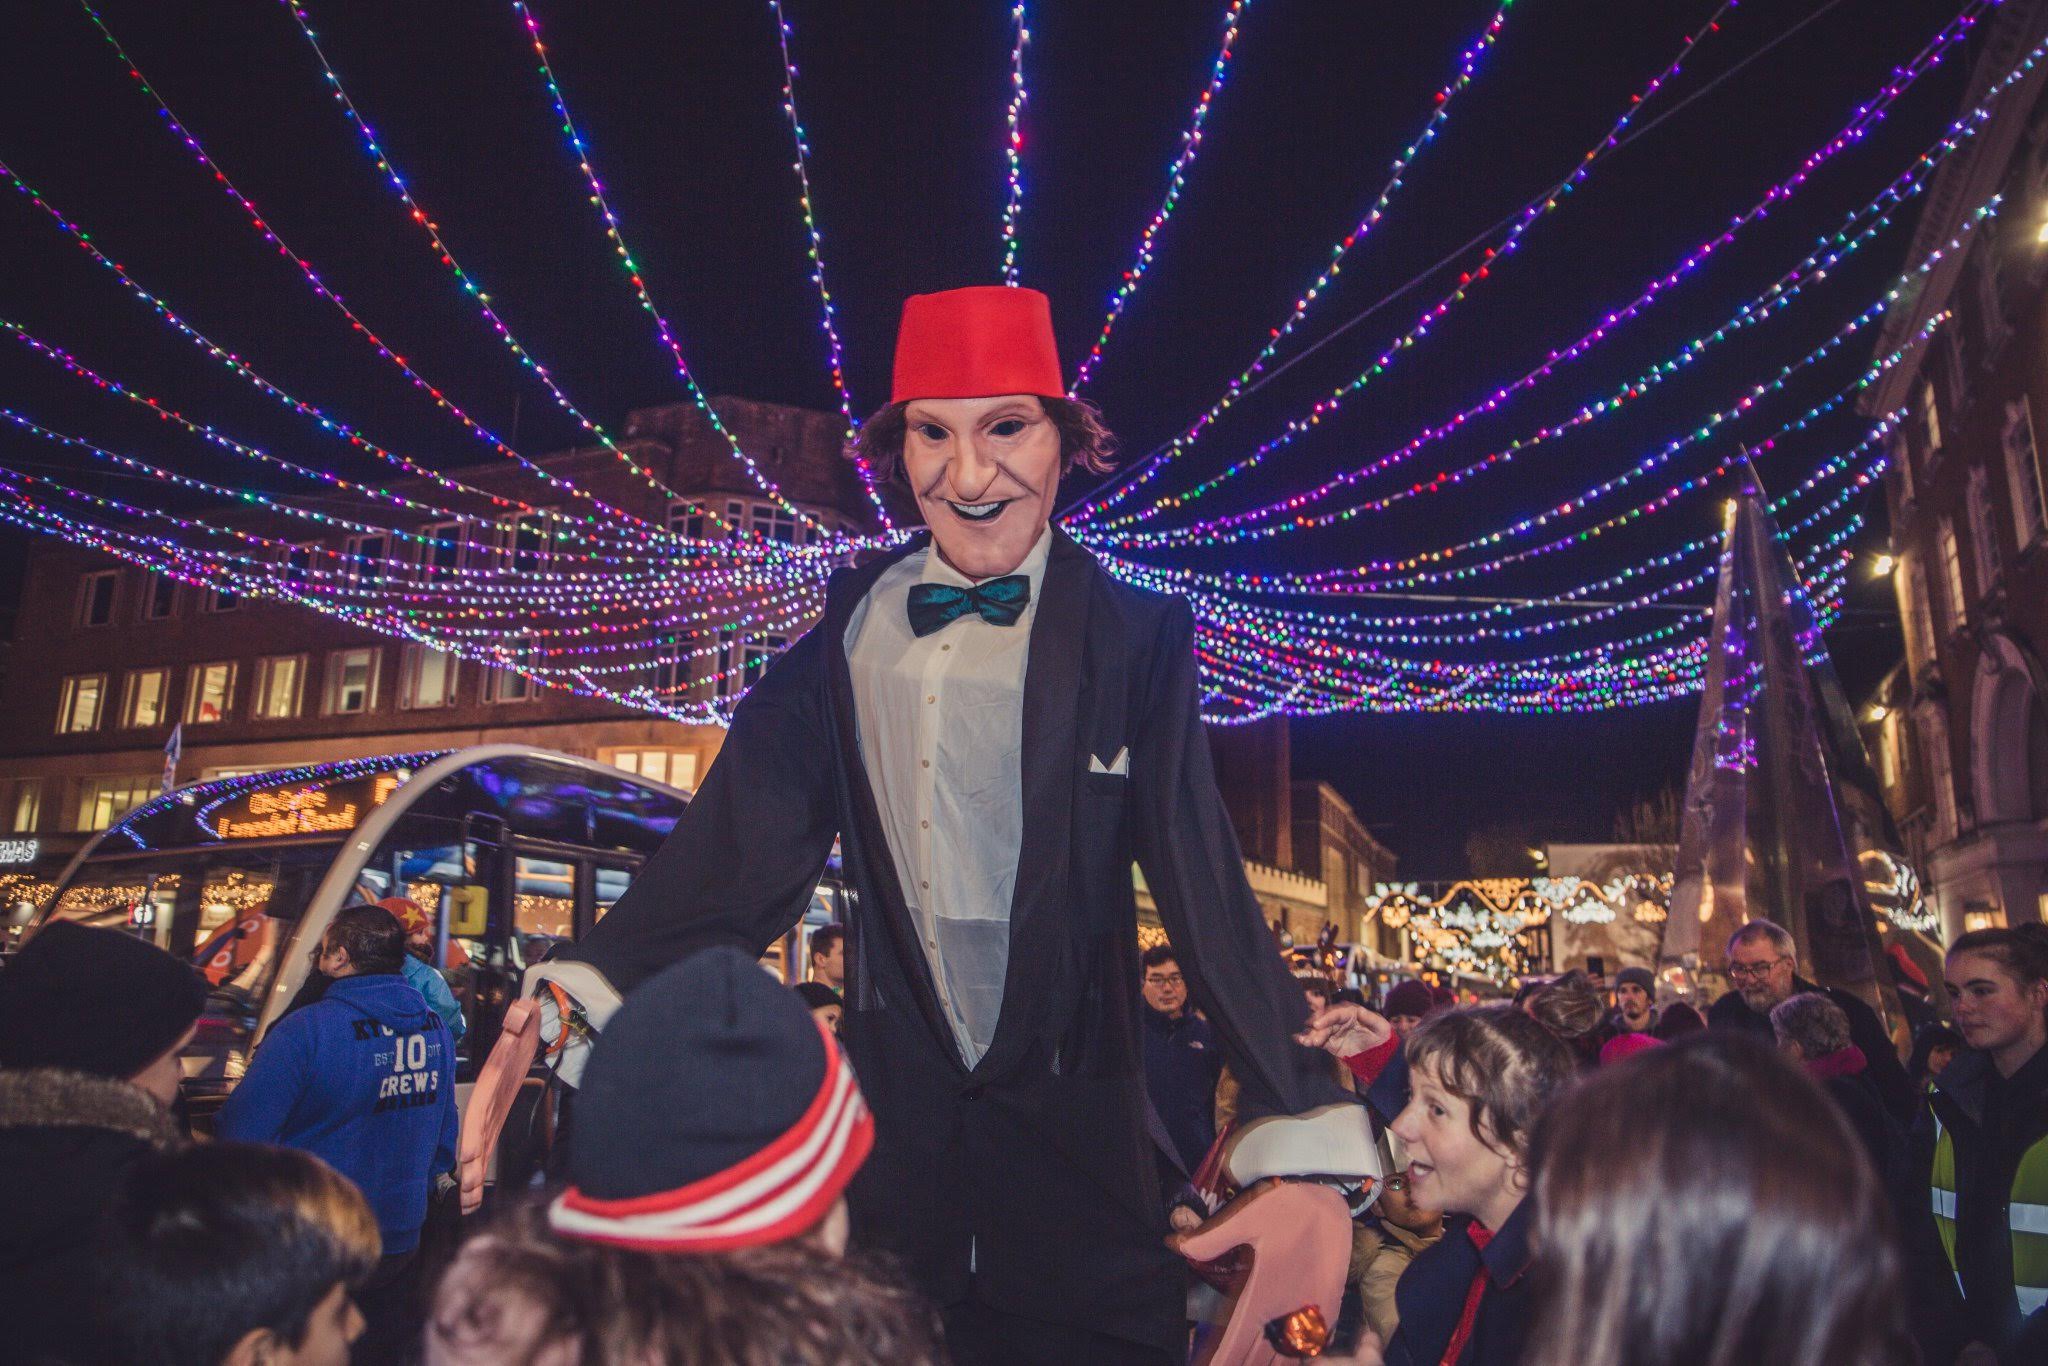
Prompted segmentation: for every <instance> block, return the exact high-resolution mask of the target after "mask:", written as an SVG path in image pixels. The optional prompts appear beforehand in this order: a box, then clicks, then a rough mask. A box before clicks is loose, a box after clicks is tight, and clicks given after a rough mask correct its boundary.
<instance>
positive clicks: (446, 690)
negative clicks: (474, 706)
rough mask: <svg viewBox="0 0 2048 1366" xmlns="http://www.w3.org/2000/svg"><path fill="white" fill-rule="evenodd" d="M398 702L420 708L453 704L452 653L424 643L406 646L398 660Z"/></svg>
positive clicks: (453, 659) (454, 673)
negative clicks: (400, 674) (401, 657)
mask: <svg viewBox="0 0 2048 1366" xmlns="http://www.w3.org/2000/svg"><path fill="white" fill-rule="evenodd" d="M400 667H401V668H402V669H403V670H404V674H403V678H402V680H401V683H400V690H399V705H400V706H404V707H409V708H412V709H414V710H416V711H424V710H428V709H430V708H434V707H452V706H454V705H455V680H456V659H455V656H454V655H451V654H448V653H446V652H444V651H441V650H435V649H431V648H429V647H427V646H425V645H408V646H406V647H405V654H404V656H403V659H402V661H401V666H400Z"/></svg>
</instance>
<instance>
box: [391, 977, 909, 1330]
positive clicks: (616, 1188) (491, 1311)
mask: <svg viewBox="0 0 2048 1366" xmlns="http://www.w3.org/2000/svg"><path fill="white" fill-rule="evenodd" d="M873 1142H874V1119H873V1117H872V1116H871V1115H869V1113H868V1109H867V1103H866V1101H865V1100H864V1099H863V1098H862V1096H861V1092H860V1087H859V1085H858V1083H857V1082H856V1081H855V1079H854V1076H853V1070H852V1068H851V1066H849V1064H848V1063H847V1061H846V1058H845V1056H844V1055H843V1054H842V1053H841V1052H840V1051H839V1046H838V1043H837V1042H836V1041H835V1039H834V1038H833V1035H832V1032H831V1030H830V1029H829V1028H828V1027H826V1026H825V1025H823V1024H822V1023H821V1022H819V1021H817V1020H815V1019H814V1018H813V1017H812V1015H811V1012H810V1011H809V1010H808V1009H806V1007H805V1004H804V1002H803V1000H802V999H801V998H800V997H798V996H797V995H795V994H794V993H792V992H790V991H789V990H788V989H787V988H784V987H782V986H780V985H778V984H777V983H775V982H774V981H773V980H772V979H771V978H769V977H768V976H767V975H766V974H765V973H763V972H762V971H761V969H760V967H759V966H758V965H757V964H756V963H754V961H753V960H752V959H750V958H748V957H747V956H746V955H745V954H743V953H741V952H739V951H738V950H737V949H731V948H711V949H706V950H703V951H701V952H699V953H696V954H694V955H692V956H690V957H688V958H686V959H684V960H683V961H682V962H680V963H677V964H676V965H675V966H673V967H671V968H669V969H668V970H667V971H665V972H663V973H661V974H660V975H658V976H656V977H655V978H653V979H652V980H650V981H649V982H647V983H646V985H644V986H642V987H641V988H640V989H639V990H637V991H635V992H634V993H633V994H632V995H630V996H629V997H628V998H627V999H626V1001H625V1003H624V1004H623V1005H621V1006H620V1007H619V1010H618V1012H617V1013H616V1014H615V1015H614V1016H613V1017H612V1019H611V1022H610V1024H609V1025H608V1026H607V1027H606V1029H605V1032H604V1035H603V1038H602V1040H601V1041H600V1043H599V1044H598V1046H597V1048H596V1049H595V1051H594V1052H593V1053H592V1055H591V1058H590V1062H589V1065H588V1067H587V1068H586V1070H585V1072H584V1075H583V1087H582V1090H581V1093H580V1095H579V1096H578V1100H577V1106H576V1123H575V1127H574V1129H573V1130H572V1132H571V1134H570V1138H569V1161H568V1175H569V1183H570V1184H569V1187H568V1189H567V1190H566V1191H563V1192H562V1193H561V1194H559V1195H558V1196H556V1197H555V1198H554V1199H553V1200H552V1201H551V1202H550V1203H548V1204H547V1205H546V1206H545V1207H544V1208H543V1207H541V1206H537V1205H532V1204H528V1205H525V1206H522V1207H520V1208H518V1209H516V1210H515V1211H514V1212H512V1213H511V1214H510V1215H509V1216H508V1217H506V1218H504V1219H502V1220H500V1221H499V1222H498V1224H497V1225H496V1226H495V1227H493V1228H492V1229H491V1230H490V1231H488V1232H486V1233H484V1234H483V1235H481V1236H479V1237H477V1238H475V1239H473V1240H471V1241H470V1243H469V1244H468V1245H467V1246H465V1247H464V1248H463V1250H462V1253H461V1254H460V1256H458V1258H457V1259H456V1261H455V1263H454V1265H453V1266H452V1267H451V1268H450V1269H449V1272H448V1274H447V1276H446V1277H445V1278H444V1279H443V1281H442V1283H441V1285H440V1288H439V1291H438V1293H437V1294H436V1296H435V1300H434V1307H433V1312H432V1314H431V1316H430V1321H429V1324H428V1328H427V1341H426V1348H427V1360H428V1362H429V1363H430V1366H463V1364H465V1363H470V1362H477V1363H481V1362H487V1361H488V1362H498V1361H506V1360H519V1361H531V1362H535V1363H557V1362H559V1363H563V1364H564V1366H567V1363H574V1362H604V1363H621V1366H623V1364H624V1363H642V1362H649V1363H651V1362H657V1361H658V1362H673V1363H683V1364H684V1366H692V1364H693V1363H702V1364H703V1366H712V1363H721V1364H722V1363H728V1362H729V1363H740V1364H742V1366H745V1364H747V1363H754V1362H760V1363H764V1366H765V1364H766V1363H770V1362H774V1363H800V1364H805V1366H807V1364H808V1363H813V1362H815V1363H819V1366H823V1364H824V1363H875V1364H876V1366H880V1364H881V1363H885V1362H886V1363H892V1366H893V1363H909V1364H911V1366H915V1363H920V1362H930V1361H939V1360H943V1356H942V1354H941V1352H940V1349H939V1347H938V1345H937V1343H938V1330H937V1325H936V1321H935V1318H934V1315H933V1314H932V1312H931V1310H930V1308H929V1307H928V1306H926V1305H925V1304H923V1302H922V1301H920V1300H919V1299H918V1298H917V1297H916V1296H915V1295H914V1294H913V1293H912V1292H911V1291H909V1290H908V1289H907V1288H905V1287H903V1286H902V1285H900V1284H899V1283H898V1282H897V1281H895V1279H894V1278H893V1277H890V1276H887V1275H884V1274H882V1273H881V1272H879V1271H878V1270H876V1269H875V1268H873V1267H871V1266H870V1265H868V1264H867V1263H865V1262H864V1261H863V1260H861V1259H859V1258H852V1259H849V1258H846V1257H845V1256H844V1253H845V1250H846V1238H847V1217H846V1200H845V1196H844V1191H845V1188H846V1185H847V1183H848V1182H849V1181H850V1180H852V1178H853V1175H854V1173H855V1172H856V1171H858V1170H859V1168H860V1165H861V1163H862V1162H863V1161H864V1160H865V1159H866V1157H867V1154H868V1150H869V1148H870V1147H871V1146H872V1144H873Z"/></svg>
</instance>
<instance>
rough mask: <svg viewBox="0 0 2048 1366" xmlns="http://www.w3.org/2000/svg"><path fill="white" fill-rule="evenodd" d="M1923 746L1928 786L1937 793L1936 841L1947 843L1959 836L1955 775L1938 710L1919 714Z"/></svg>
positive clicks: (1941, 718) (1945, 727) (1935, 799)
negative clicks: (1925, 753) (1925, 754)
mask: <svg viewBox="0 0 2048 1366" xmlns="http://www.w3.org/2000/svg"><path fill="white" fill-rule="evenodd" d="M1916 715H1917V716H1918V717H1919V719H1920V743H1921V745H1922V747H1923V748H1924V749H1925V750H1926V752H1927V786H1928V787H1929V788H1930V789H1932V791H1933V793H1934V838H1935V843H1937V844H1946V843H1948V842H1949V841H1950V840H1952V839H1954V838H1955V837H1956V833H1957V832H1956V788H1955V772H1954V769H1953V767H1952V766H1951V765H1950V763H1949V753H1948V722H1947V721H1946V720H1945V719H1944V718H1943V717H1942V715H1941V713H1940V712H1939V711H1938V710H1936V709H1935V708H1932V707H1929V708H1925V709H1924V710H1922V711H1920V712H1918V713H1916Z"/></svg>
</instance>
